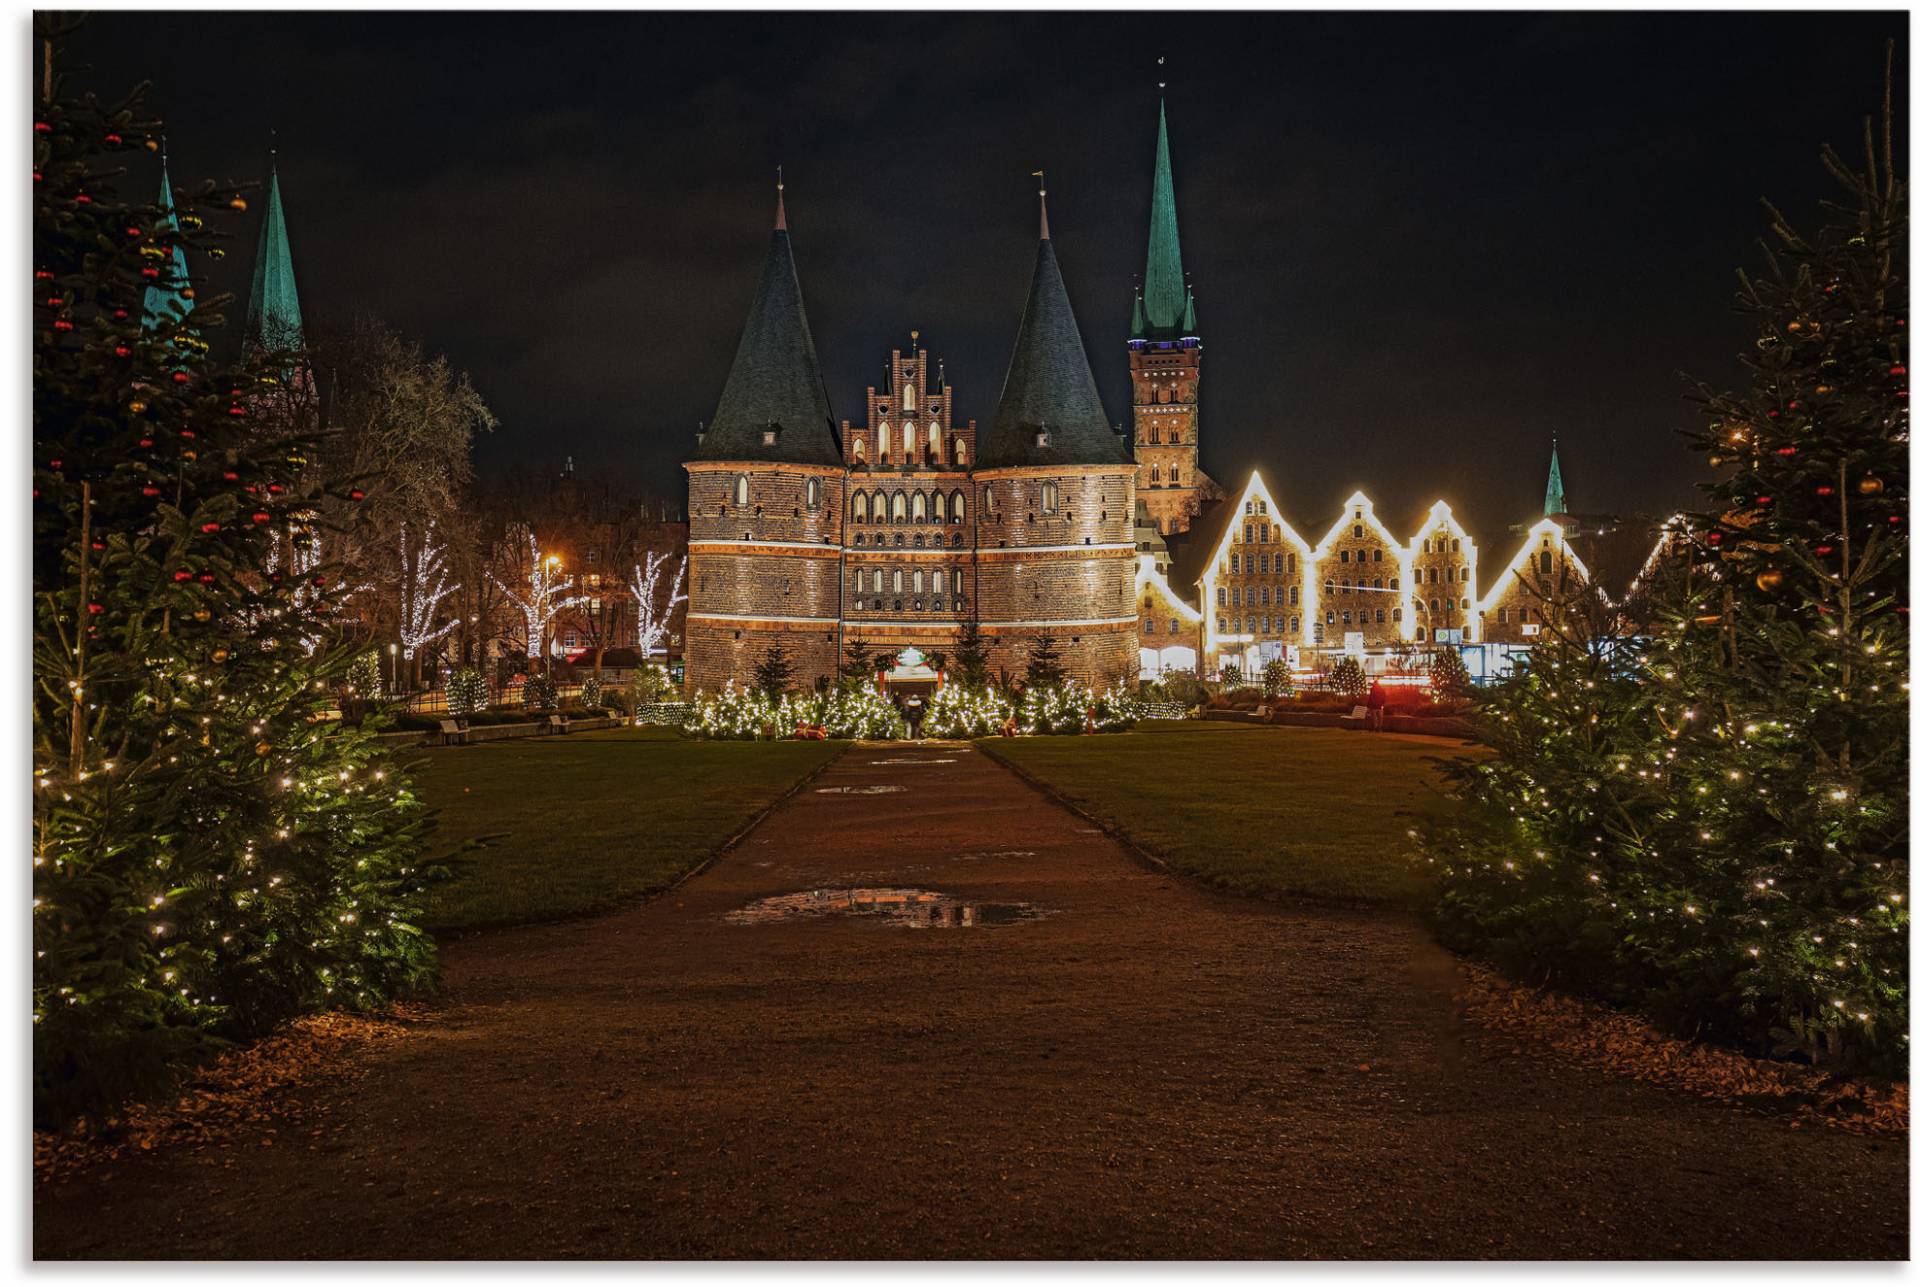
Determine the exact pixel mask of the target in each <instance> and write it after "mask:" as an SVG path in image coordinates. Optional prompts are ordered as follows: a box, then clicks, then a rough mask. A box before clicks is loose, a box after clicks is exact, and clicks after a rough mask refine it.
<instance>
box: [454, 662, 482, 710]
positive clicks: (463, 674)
mask: <svg viewBox="0 0 1920 1287" xmlns="http://www.w3.org/2000/svg"><path fill="white" fill-rule="evenodd" d="M486 708H487V681H486V677H485V676H483V675H482V674H481V673H480V672H479V671H477V670H475V669H474V668H473V667H472V666H462V667H461V668H460V669H459V670H456V671H454V672H453V674H452V675H451V676H450V677H449V678H448V679H447V710H448V711H449V712H450V713H452V714H454V715H476V714H478V713H479V712H481V711H483V710H485V709H486Z"/></svg>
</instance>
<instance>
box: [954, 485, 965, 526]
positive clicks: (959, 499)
mask: <svg viewBox="0 0 1920 1287" xmlns="http://www.w3.org/2000/svg"><path fill="white" fill-rule="evenodd" d="M966 517H967V498H966V497H965V496H964V495H962V494H961V493H960V491H959V490H958V489H955V491H954V493H953V521H954V522H956V523H958V522H961V521H963V520H964V519H965V518H966Z"/></svg>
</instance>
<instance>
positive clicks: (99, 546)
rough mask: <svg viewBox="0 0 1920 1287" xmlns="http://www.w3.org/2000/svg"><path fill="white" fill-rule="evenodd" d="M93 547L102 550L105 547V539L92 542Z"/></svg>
mask: <svg viewBox="0 0 1920 1287" xmlns="http://www.w3.org/2000/svg"><path fill="white" fill-rule="evenodd" d="M93 548H94V549H96V550H104V549H106V548H107V543H106V542H105V541H95V542H93Z"/></svg>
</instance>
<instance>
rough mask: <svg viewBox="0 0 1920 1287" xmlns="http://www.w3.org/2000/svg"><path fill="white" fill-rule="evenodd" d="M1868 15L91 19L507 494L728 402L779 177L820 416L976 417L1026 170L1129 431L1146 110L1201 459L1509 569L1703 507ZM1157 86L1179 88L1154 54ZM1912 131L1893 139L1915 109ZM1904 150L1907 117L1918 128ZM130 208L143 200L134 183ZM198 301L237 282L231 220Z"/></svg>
mask: <svg viewBox="0 0 1920 1287" xmlns="http://www.w3.org/2000/svg"><path fill="white" fill-rule="evenodd" d="M1903 28H1904V23H1903V21H1902V19H1901V18H1900V16H1899V15H1897V14H1891V13H1887V14H1866V15H1860V14H1854V15H1848V14H1825V13H1823V14H1812V13H1806V14H1789V13H1777V14H1757V15H1756V14H1730V13H1723V14H1666V15H1662V14H1553V15H1542V14H1532V15H1514V16H1504V15H1496V14H1426V15H1406V14H1364V13H1348V14H1209V13H1199V12H1195V13H1183V14H1182V15H1181V16H1180V17H1179V18H1178V20H1177V21H1171V20H1169V19H1168V18H1167V17H1165V16H1164V15H1160V14H1133V15H1102V14H1071V15H1069V14H1053V15H1023V14H1003V13H981V14H972V15H953V14H943V15H928V16H923V17H920V16H904V15H898V14H787V15H779V14H766V13H734V14H721V13H711V14H646V13H634V14H533V13H524V14H508V13H489V14H458V13H432V14H403V15H380V14H373V13H364V14H274V15H263V14H253V15H250V14H234V13H219V14H165V13H146V14H137V13H111V14H110V13H102V14H99V15H96V16H95V17H94V18H93V19H92V20H91V22H90V23H89V25H88V27H87V29H86V30H85V31H84V32H83V34H82V35H81V36H80V37H79V38H78V40H77V41H76V42H75V47H74V49H73V50H72V51H71V56H70V63H71V64H74V65H79V64H90V66H89V67H88V68H87V69H86V70H85V71H84V72H76V75H80V76H81V77H82V79H83V80H84V81H85V82H86V83H89V84H93V85H97V86H99V87H100V88H102V89H109V88H118V87H121V86H123V85H125V84H128V83H130V82H131V81H133V80H136V79H141V78H151V79H153V80H154V82H155V94H154V102H155V105H156V106H157V107H159V108H160V109H161V110H163V111H164V112H165V113H166V115H167V116H168V117H169V120H170V125H169V132H170V141H171V146H172V152H173V161H174V170H175V176H176V179H178V180H186V181H191V180H193V179H195V178H197V177H201V176H207V175H222V176H227V175H246V174H255V175H257V174H259V173H260V172H261V170H262V169H263V167H264V161H265V155H264V154H265V149H266V140H267V132H268V129H269V128H270V127H272V128H276V129H277V130H278V132H279V141H280V146H281V153H280V170H281V176H282V181H283V184H284V186H285V190H286V199H287V203H288V221H289V225H290V229H291V233H292V236H293V241H294V253H295V257H296V261H297V265H298V271H299V274H300V284H301V291H302V297H303V300H304V302H305V304H306V306H307V308H308V310H309V311H310V312H311V313H313V314H314V315H315V316H316V317H319V318H322V319H324V318H329V317H336V318H337V317H343V316H345V315H346V314H348V313H350V312H352V311H353V310H355V309H360V308H365V309H370V310H372V311H374V312H376V313H378V314H380V315H382V316H384V317H386V318H387V319H389V320H390V321H392V322H393V323H394V324H396V325H398V326H400V327H402V328H403V329H405V330H407V331H408V332H410V333H413V334H416V335H418V336H420V337H421V338H422V339H423V340H424V341H425V342H427V343H428V344H430V345H432V346H433V347H435V348H438V349H442V350H444V351H446V352H447V353H448V354H449V356H450V357H451V358H452V359H453V361H454V362H456V363H457V364H458V365H460V366H463V367H465V368H467V369H469V370H470V371H471V372H472V374H473V376H474V379H475V381H476V383H477V384H478V385H479V386H480V388H481V389H482V390H483V391H484V392H485V394H486V395H487V396H488V398H489V399H490V400H491V402H492V403H493V405H494V407H495V409H496V410H497V412H498V413H499V415H500V418H501V421H502V427H501V430H500V432H499V433H498V434H496V435H495V436H494V439H493V440H492V441H491V442H489V443H487V444H486V446H485V448H484V449H483V456H482V462H481V463H482V467H483V468H487V469H493V470H505V469H511V468H524V467H527V466H528V465H530V464H533V465H543V466H544V465H546V464H550V463H551V462H553V461H554V460H556V459H557V458H558V457H560V456H561V455H564V454H569V453H570V454H572V455H574V456H576V457H577V458H579V459H580V460H581V461H583V462H592V463H594V464H595V465H597V466H598V467H602V468H605V469H607V470H609V471H612V472H615V473H617V474H620V475H622V476H624V477H626V478H628V479H629V480H631V481H633V482H635V483H638V484H641V485H646V486H652V487H656V488H659V489H661V490H674V491H677V490H678V488H679V487H680V486H681V478H680V475H679V472H678V469H677V462H678V460H679V458H680V456H681V454H682V453H683V452H684V451H685V450H686V448H687V446H688V444H689V442H690V440H691V433H692V430H693V426H694V424H695V422H696V421H697V420H699V419H701V418H703V417H705V416H706V415H708V414H710V412H711V409H712V406H713V403H714V400H715V399H716V398H717V397H718V394H719V389H720V386H721V383H722V381H723V380H724V378H725V375H726V369H727V365H728V363H729V362H730V360H731V358H732V356H733V350H734V345H735V343H736V340H737V334H738V327H739V325H740V322H741V319H742V317H743V316H744V313H745V309H746V305H747V300H748V298H749V296H750V294H751V292H752V289H753V283H754V279H755V276H756V274H757V273H758V270H759V264H760V258H761V255H762V253H763V250H764V246H765V239H766V232H767V226H768V221H769V217H770V213H771V201H772V192H771V176H772V171H773V167H774V166H775V165H776V164H781V165H784V166H785V167H786V173H787V178H788V183H789V188H788V197H789V211H790V213H791V216H792V222H793V228H794V236H795V243H796V249H797V254H798V258H799V263H800V271H801V276H802V282H803V285H804V287H805V290H806V292H807V301H808V307H809V311H810V313H811V315H812V318H813V323H814V327H815V331H816V335H817V337H818V340H819V343H820V348H821V353H822V358H823V360H824V361H825V363H826V366H827V376H828V383H829V388H830V391H831V394H832V398H833V402H834V406H835V409H836V412H837V413H838V414H840V415H856V414H857V410H858V408H859V406H860V404H861V399H862V395H863V390H864V389H865V387H866V385H868V384H869V383H871V382H872V381H873V379H874V378H875V376H876V374H877V373H878V371H879V369H880V362H881V360H882V358H883V356H884V354H885V351H886V349H887V348H888V347H891V346H893V345H904V344H905V343H906V342H907V331H908V329H909V328H912V327H918V328H919V329H920V330H921V331H922V333H923V340H924V342H925V343H927V344H928V345H929V346H930V347H931V348H932V349H933V350H934V351H935V352H937V353H939V354H941V355H943V356H944V357H945V358H946V360H947V370H948V374H949V377H950V378H951V379H952V381H953V382H954V384H955V385H956V386H957V387H958V390H959V395H960V406H959V411H960V414H961V415H962V416H971V417H974V418H977V419H979V420H982V421H985V420H986V419H988V418H989V417H990V416H991V414H992V409H993V403H994V401H995V398H996V395H997V394H998V391H999V386H1000V382H1001V380H1002V378H1003V376H1004V373H1005V363H1006V358H1007V352H1008V350H1009V348H1010V346H1011V343H1012V336H1013V329H1014V326H1015V324H1016V321H1017V318H1018V312H1019V308H1020V302H1021V294H1022V292H1023V290H1024V288H1025V283H1026V280H1027V276H1028V273H1029V271H1030V268H1031V264H1032V256H1033V235H1034V209H1033V195H1032V181H1031V180H1030V179H1029V178H1028V171H1030V170H1033V169H1035V168H1039V167H1042V166H1044V167H1045V168H1046V170H1047V172H1048V176H1049V184H1050V188H1051V190H1052V197H1051V203H1050V204H1051V207H1052V214H1053V226H1054V230H1055V234H1056V238H1057V244H1058V247H1059V251H1060V256H1061V261H1062V265H1063V268H1064V271H1065V273H1066V276H1067V281H1068V286H1069V288H1070V290H1071V291H1072V293H1073V299H1074V304H1075V308H1076V311H1077V313H1078V316H1079V319H1080V323H1081V326H1082V329H1083V331H1084V332H1085V335H1086V339H1087V342H1088V345H1089V348H1090V350H1091V352H1092V353H1093V355H1094V361H1095V367H1096V375H1097V376H1098V378H1099V382H1100V386H1101V389H1102V392H1103V394H1104V395H1105V397H1106V400H1107V406H1108V411H1109V414H1110V415H1111V416H1112V417H1113V418H1115V419H1116V420H1119V419H1123V418H1124V417H1125V415H1126V384H1125V358H1124V340H1125V328H1126V322H1127V310H1128V302H1129V299H1130V294H1131V283H1132V281H1133V278H1134V275H1135V274H1136V273H1138V272H1139V271H1140V268H1141V264H1142V261H1143V258H1144V250H1145V247H1144V242H1145V229H1146V208H1147V200H1148V192H1149V183H1150V172H1149V165H1150V162H1151V155H1152V126H1153V107H1154V98H1155V92H1154V90H1153V82H1154V81H1155V80H1156V79H1160V78H1163V77H1164V78H1165V79H1167V80H1169V81H1170V82H1172V86H1171V89H1170V90H1169V94H1168V100H1169V112H1170V116H1171V121H1172V127H1173V149H1174V165H1175V173H1176V179H1177V185H1178V192H1179V199H1180V216H1181V227H1182V232H1183V239H1184V242H1185V250H1186V263H1187V267H1188V268H1189V269H1190V270H1191V271H1192V274H1193V281H1194V284H1195V290H1196V293H1197V296H1198V300H1199V308H1200V317H1201V321H1202V330H1203V331H1204V333H1205V336H1206V344H1207V355H1206V367H1205V372H1206V375H1205V382H1204V393H1203V406H1202V426H1203V440H1204V443H1205V447H1204V454H1205V464H1206V465H1207V467H1208V468H1209V469H1210V470H1211V471H1212V472H1213V473H1214V474H1215V475H1216V476H1219V477H1222V478H1223V479H1227V480H1234V479H1237V478H1239V477H1240V476H1242V475H1243V474H1244V471H1245V469H1246V468H1247V467H1248V466H1249V465H1253V464H1258V465H1260V466H1261V467H1262V468H1263V469H1264V470H1265V471H1266V472H1267V474H1268V477H1269V479H1270V480H1271V482H1272V484H1273V486H1274V489H1275V491H1276V492H1277V493H1278V495H1279V497H1280V499H1281V500H1282V503H1283V504H1284V505H1286V506H1287V507H1288V509H1289V511H1290V512H1291V513H1293V514H1294V515H1295V516H1296V519H1297V521H1298V522H1299V523H1300V524H1302V525H1303V526H1306V527H1311V526H1313V524H1315V523H1317V522H1319V521H1320V520H1321V519H1322V518H1323V517H1325V516H1326V515H1327V514H1329V513H1330V512H1331V511H1332V509H1333V508H1334V507H1335V506H1336V505H1338V503H1339V502H1340V500H1341V499H1342V498H1344V497H1345V496H1346V495H1347V494H1348V493H1349V492H1351V491H1352V490H1353V489H1354V488H1355V487H1365V488H1366V489H1367V490H1368V491H1369V492H1370V493H1372V494H1373V495H1374V496H1375V497H1376V498H1377V499H1378V500H1379V501H1380V502H1381V505H1382V510H1383V512H1384V513H1388V514H1398V513H1405V512H1409V511H1411V510H1412V509H1414V508H1415V507H1416V506H1420V505H1424V503H1425V502H1426V501H1427V500H1429V499H1431V498H1432V497H1434V496H1438V495H1445V496H1447V497H1449V498H1450V499H1452V500H1453V501H1454V503H1455V507H1456V509H1457V510H1458V512H1460V513H1461V515H1462V516H1463V518H1465V519H1466V521H1468V522H1469V523H1470V524H1471V525H1473V526H1474V527H1475V528H1476V529H1477V530H1481V531H1483V532H1484V533H1486V534H1488V535H1489V536H1491V535H1492V534H1493V533H1495V532H1496V531H1497V530H1498V529H1499V528H1500V527H1502V526H1504V525H1505V524H1506V523H1509V522H1512V521H1514V520H1516V519H1518V518H1520V517H1522V516H1523V515H1525V514H1526V513H1527V512H1528V511H1529V510H1530V509H1532V508H1534V507H1536V506H1537V505H1538V503H1539V493H1540V490H1541V485H1542V477H1543V474H1544V468H1545V457H1546V451H1547V439H1548V437H1549V435H1551V434H1552V433H1554V432H1558V433H1559V435H1560V439H1561V451H1562V456H1563V460H1564V463H1565V466H1566V473H1567V483H1568V488H1569V491H1570V493H1571V496H1572V499H1573V501H1574V503H1575V505H1576V507H1581V508H1616V509H1622V510H1660V509H1664V508H1667V507H1671V506H1673V505H1675V504H1680V503H1685V502H1687V501H1688V500H1689V498H1690V497H1689V485H1690V480H1691V479H1692V477H1693V476H1694V472H1695V466H1694V460H1693V458H1692V457H1690V456H1689V455H1688V454H1687V453H1685V452H1683V451H1681V450H1680V448H1679V445H1678V442H1677V439H1676V438H1675V436H1674V433H1673V430H1674V429H1675V428H1676V427H1678V426H1680V425H1683V424H1685V423H1687V421H1688V420H1689V418H1690V416H1691V411H1690V409H1689V407H1688V405H1687V404H1686V403H1685V402H1684V400H1683V395H1684V393H1685V392H1686V386H1685V385H1684V384H1682V383H1681V381H1680V380H1679V379H1678V378H1677V377H1676V374H1675V373H1676V371H1677V370H1681V369H1685V370H1689V371H1692V372H1694V373H1696V374H1698V375H1701V376H1703V377H1706V378H1708V379H1710V380H1715V381H1721V382H1725V381H1731V380H1734V379H1736V378H1737V377H1738V368H1737V362H1736V359H1737V357H1738V354H1739V352H1740V350H1741V348H1742V346H1743V345H1744V344H1745V343H1746V342H1747V336H1746V335H1745V334H1744V332H1743V329H1742V325H1741V323H1740V322H1739V320H1738V319H1737V318H1735V317H1734V316H1733V314H1732V312H1731V309H1730V307H1729V302H1730V298H1731V294H1732V286H1733V272H1734V269H1735V268H1736V267H1737V266H1739V265H1740V264H1743V263H1752V262H1753V261H1754V259H1755V255H1754V251H1753V242H1754V238H1755V236H1756V235H1757V234H1758V233H1759V231H1760V229H1761V220H1760V216H1759V209H1758V199H1759V198H1760V197H1761V196H1762V195H1767V196H1770V197H1772V198H1774V199H1775V200H1776V201H1779V202H1781V203H1782V204H1783V205H1785V206H1786V207H1787V208H1789V209H1790V210H1794V211H1797V212H1801V213H1806V214H1809V215H1810V214H1811V212H1812V208H1813V204H1814V202H1815V201H1816V200H1817V199H1818V198H1819V197H1821V196H1823V195H1825V192H1826V189H1825V187H1824V180H1823V176H1822V175H1821V173H1820V170H1819V166H1818V163H1817V160H1816V153H1817V149H1818V147H1819V145H1820V144H1821V143H1822V142H1825V141H1827V140H1837V141H1839V142H1840V143H1841V144H1842V146H1851V145H1853V140H1854V139H1855V138H1857V135H1858V121H1859V117H1860V116H1861V115H1862V114H1864V113H1866V112H1869V111H1872V110H1874V109H1875V108H1876V107H1877V105H1878V101H1879V84H1878V67H1879V59H1880V49H1881V45H1882V43H1883V42H1884V40H1885V39H1886V38H1887V37H1888V36H1890V35H1897V34H1899V33H1900V32H1901V31H1902V30H1903ZM1160 53H1165V54H1167V56H1168V57H1169V63H1168V65H1167V67H1166V68H1165V69H1164V70H1162V69H1161V68H1159V67H1158V66H1156V65H1155V63H1154V61H1153V60H1154V57H1155V56H1156V55H1158V54H1160ZM1902 106H1904V104H1903V105H1902ZM1902 119H1904V116H1903V117H1902ZM149 178H150V176H146V175H142V176H140V181H141V182H146V181H148V180H149ZM243 231H245V233H246V235H245V236H243V237H242V239H241V242H240V249H239V252H238V253H236V254H235V255H233V256H232V258H230V259H229V260H228V261H226V263H225V264H224V265H220V266H218V267H219V271H217V272H215V274H214V283H213V284H214V285H215V286H225V287H227V288H230V289H243V288H244V285H245V277H244V274H245V272H246V269H247V266H248V265H249V263H250V261H251V245H252V242H251V230H250V229H246V230H243Z"/></svg>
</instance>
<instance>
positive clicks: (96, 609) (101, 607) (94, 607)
mask: <svg viewBox="0 0 1920 1287" xmlns="http://www.w3.org/2000/svg"><path fill="white" fill-rule="evenodd" d="M106 610H107V608H106V605H105V604H103V603H89V604H88V605H87V611H88V613H90V614H91V615H93V616H96V617H97V616H99V615H100V614H101V613H103V612H105V611H106Z"/></svg>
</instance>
